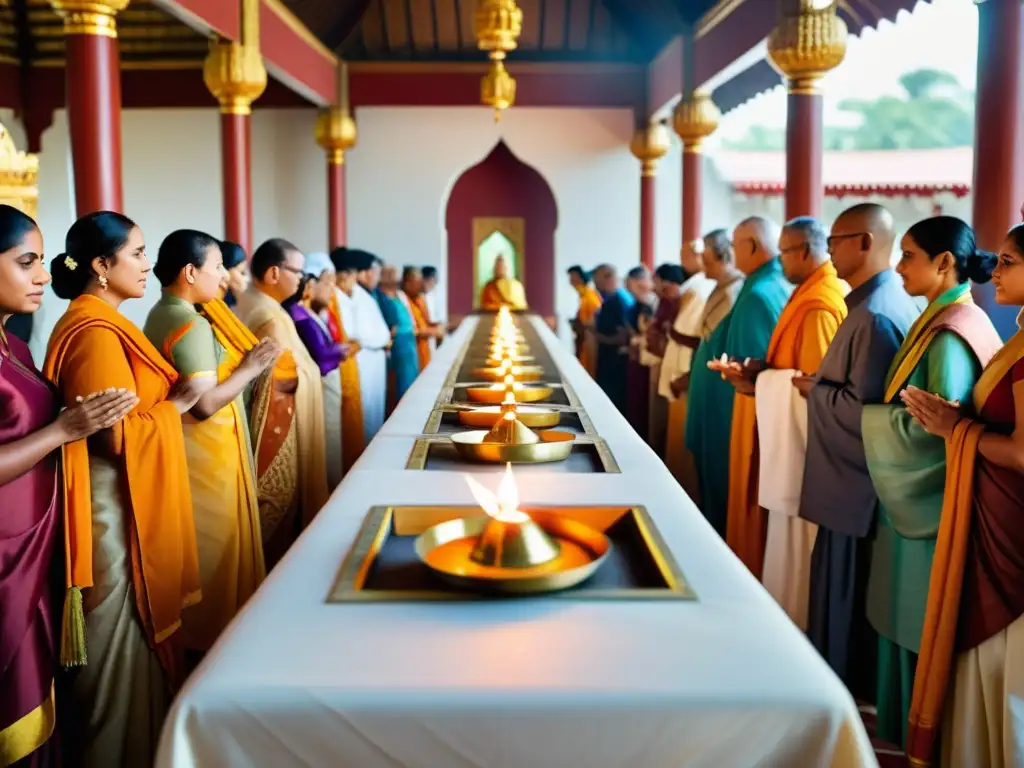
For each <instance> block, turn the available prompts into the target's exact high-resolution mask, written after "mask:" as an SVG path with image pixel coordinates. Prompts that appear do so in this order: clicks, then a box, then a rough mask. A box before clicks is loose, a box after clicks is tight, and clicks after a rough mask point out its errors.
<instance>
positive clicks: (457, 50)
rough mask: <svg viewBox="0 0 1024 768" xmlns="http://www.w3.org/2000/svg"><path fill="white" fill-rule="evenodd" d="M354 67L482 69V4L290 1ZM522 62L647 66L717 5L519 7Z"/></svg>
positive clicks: (630, 1) (589, 0)
mask: <svg viewBox="0 0 1024 768" xmlns="http://www.w3.org/2000/svg"><path fill="white" fill-rule="evenodd" d="M285 3H286V5H288V7H289V8H290V9H291V10H292V11H293V12H294V13H295V15H296V16H298V17H299V18H300V19H301V20H302V21H303V23H305V24H306V26H307V27H309V29H310V30H311V31H312V32H313V34H315V35H316V36H317V37H319V38H320V40H321V41H323V43H324V44H325V45H326V46H327V47H328V48H330V49H332V50H334V51H335V52H337V53H338V54H340V55H343V56H345V57H346V58H347V59H350V60H353V61H425V62H448V61H480V60H481V53H480V51H479V50H478V49H477V46H476V40H475V38H474V36H473V11H474V9H475V7H476V0H285ZM518 3H519V7H520V8H522V10H523V32H522V35H521V36H520V38H519V48H518V49H517V50H516V51H515V53H514V59H515V60H516V61H535V62H542V61H560V62H561V61H564V62H574V61H576V62H595V61H601V62H631V63H647V62H649V61H651V59H653V58H654V57H655V56H656V55H657V54H658V52H659V51H661V49H662V48H664V46H665V45H666V44H667V43H668V42H669V40H671V39H672V37H673V36H675V35H677V34H679V32H680V30H681V29H683V27H684V26H685V25H686V24H690V23H693V22H695V21H696V20H697V19H699V18H700V17H701V16H702V15H703V14H704V13H706V12H707V11H708V10H709V9H710V8H711V7H712V6H713V5H714V4H715V0H518Z"/></svg>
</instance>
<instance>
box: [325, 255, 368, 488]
mask: <svg viewBox="0 0 1024 768" xmlns="http://www.w3.org/2000/svg"><path fill="white" fill-rule="evenodd" d="M344 256H345V249H344V248H335V249H334V250H333V251H331V263H332V264H333V265H334V279H335V287H334V294H333V296H332V297H331V301H330V303H329V304H328V305H327V324H328V327H329V328H330V329H331V334H332V336H333V338H334V340H335V341H336V342H337V343H339V344H347V345H348V348H349V354H348V357H346V358H345V359H344V360H343V361H342V362H341V367H340V368H339V372H340V375H341V464H342V471H343V472H348V471H349V470H350V469H351V468H352V465H353V464H355V463H356V461H357V460H358V459H359V457H360V456H362V455H363V450H364V449H365V448H366V432H365V430H364V429H363V398H362V391H361V389H360V386H359V361H358V359H357V355H358V353H359V342H357V341H355V340H354V339H353V338H352V333H351V330H352V329H353V328H354V327H355V309H354V308H353V306H352V299H351V298H350V297H351V295H352V289H353V288H355V285H356V273H355V270H354V269H352V264H351V263H349V262H347V261H346V259H345V258H344Z"/></svg>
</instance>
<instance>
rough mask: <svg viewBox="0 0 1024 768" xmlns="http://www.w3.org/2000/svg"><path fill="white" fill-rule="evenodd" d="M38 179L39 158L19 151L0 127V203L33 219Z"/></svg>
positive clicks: (37, 198) (37, 200)
mask: <svg viewBox="0 0 1024 768" xmlns="http://www.w3.org/2000/svg"><path fill="white" fill-rule="evenodd" d="M38 177H39V156H38V155H33V154H31V153H28V152H21V151H19V150H18V148H17V147H15V146H14V139H12V138H11V134H10V132H9V131H8V130H7V129H6V128H4V126H3V125H0V203H6V204H7V205H12V206H14V207H15V208H17V209H18V210H21V211H24V212H25V213H27V214H28V215H29V216H32V217H33V218H34V217H35V215H36V206H37V203H38V202H39V187H38V186H37V179H38Z"/></svg>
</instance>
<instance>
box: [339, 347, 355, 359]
mask: <svg viewBox="0 0 1024 768" xmlns="http://www.w3.org/2000/svg"><path fill="white" fill-rule="evenodd" d="M354 346H355V345H353V344H339V345H338V349H339V350H341V359H342V360H348V359H349V358H350V357H352V355H354V354H355V353H356V351H355V349H354Z"/></svg>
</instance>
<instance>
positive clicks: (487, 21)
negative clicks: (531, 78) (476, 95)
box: [473, 0, 523, 121]
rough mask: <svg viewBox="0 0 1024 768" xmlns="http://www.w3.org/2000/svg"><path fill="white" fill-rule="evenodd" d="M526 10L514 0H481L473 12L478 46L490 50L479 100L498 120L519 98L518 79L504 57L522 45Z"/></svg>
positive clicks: (481, 82)
mask: <svg viewBox="0 0 1024 768" xmlns="http://www.w3.org/2000/svg"><path fill="white" fill-rule="evenodd" d="M522 31H523V12H522V10H521V9H520V8H519V6H518V5H516V2H515V0H478V2H477V6H476V11H475V12H474V14H473V33H474V34H475V35H476V41H477V46H478V47H479V48H480V50H481V51H487V55H488V58H490V60H491V66H490V68H489V69H488V70H487V74H486V75H484V77H483V79H482V80H481V81H480V101H482V102H483V103H484V104H486V105H487V106H489V107H492V108H493V109H494V119H495V121H497V120H499V119H500V118H501V111H502V110H503V109H508V108H509V107H511V106H512V105H513V104H515V101H516V81H515V79H514V78H513V77H512V75H510V74H509V73H508V70H506V69H505V65H504V63H503V62H504V59H505V57H506V56H507V55H508V52H509V51H514V50H515V49H516V47H517V46H518V45H519V35H520V33H521V32H522Z"/></svg>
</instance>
